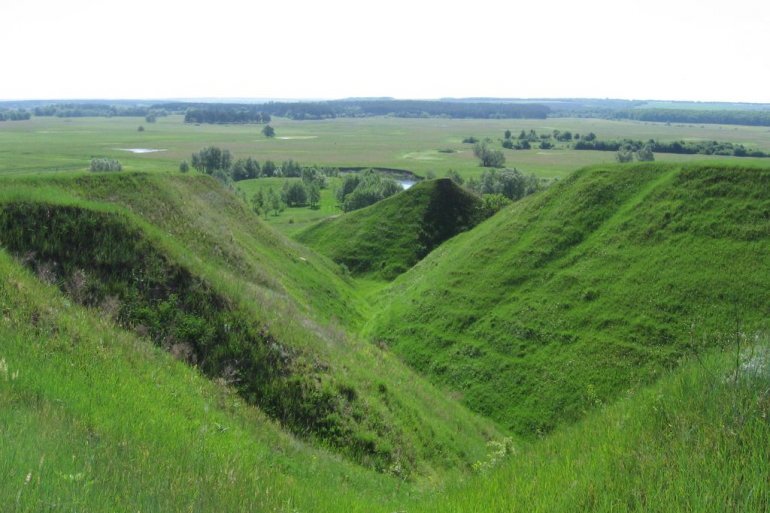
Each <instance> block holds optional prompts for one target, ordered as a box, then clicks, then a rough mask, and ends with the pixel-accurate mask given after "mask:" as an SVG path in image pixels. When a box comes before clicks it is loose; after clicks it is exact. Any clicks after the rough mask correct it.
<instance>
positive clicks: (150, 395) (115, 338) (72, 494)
mask: <svg viewBox="0 0 770 513" xmlns="http://www.w3.org/2000/svg"><path fill="white" fill-rule="evenodd" d="M0 276H2V279H0V439H2V440H3V443H2V444H0V501H2V504H3V511H8V512H13V513H22V512H29V513H33V512H39V511H68V512H69V511H90V512H103V513H115V512H121V513H123V512H125V513H129V512H130V513H135V512H136V511H165V512H189V511H233V512H236V511H242V512H251V511H271V512H291V511H297V510H300V511H340V510H344V511H362V512H363V511H392V510H393V508H395V504H396V503H397V502H402V501H405V500H407V499H408V497H409V495H410V493H415V492H414V489H412V488H411V487H409V486H405V485H404V484H403V482H402V480H401V479H400V478H399V477H397V476H392V475H390V474H382V473H375V472H373V471H366V470H363V469H362V468H361V467H359V466H357V465H354V464H352V463H346V462H345V461H342V460H340V458H339V457H337V456H335V455H333V454H330V453H328V452H325V451H322V450H316V449H313V448H312V447H309V446H308V445H306V444H303V443H302V442H299V441H297V440H296V439H294V438H293V437H291V436H289V435H287V434H286V433H285V432H284V431H283V430H282V429H281V426H280V425H279V424H277V423H275V422H273V421H271V420H269V419H268V418H267V417H266V416H265V415H264V414H262V413H261V412H260V411H259V410H257V409H255V408H253V407H250V406H249V405H248V404H246V403H245V402H244V401H243V400H242V399H241V398H239V397H238V396H237V395H236V394H235V393H234V391H233V390H232V389H231V388H228V387H225V386H224V385H223V384H221V383H216V382H213V381H211V380H208V379H206V378H205V377H203V376H202V375H201V374H200V373H198V372H197V371H195V370H194V369H193V368H191V367H189V366H188V365H185V364H183V363H181V362H179V361H177V360H175V359H174V358H173V357H172V356H171V355H170V354H169V353H168V352H166V351H163V350H161V349H159V348H157V347H155V346H153V345H152V344H151V343H150V342H149V341H147V340H146V339H143V338H140V337H138V336H136V335H134V334H132V333H130V332H127V331H124V330H120V329H116V328H115V327H114V326H113V324H112V322H111V321H110V320H109V319H107V318H100V316H99V312H97V311H94V310H92V309H86V308H83V307H80V306H77V305H74V304H73V303H72V301H70V300H69V299H68V298H67V297H65V296H63V295H62V294H61V293H60V292H59V291H58V289H57V288H55V287H53V286H51V285H46V284H44V283H41V282H40V280H38V279H37V277H36V276H35V275H33V274H32V273H30V272H28V271H26V270H25V269H23V268H22V267H21V266H20V265H19V264H18V263H17V262H16V261H14V260H12V259H11V258H10V257H9V256H8V255H7V253H5V252H0ZM298 483H301V484H302V485H301V486H298Z"/></svg>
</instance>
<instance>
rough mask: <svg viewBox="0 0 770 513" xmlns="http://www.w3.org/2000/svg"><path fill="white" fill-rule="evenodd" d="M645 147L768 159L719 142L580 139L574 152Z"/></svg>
mask: <svg viewBox="0 0 770 513" xmlns="http://www.w3.org/2000/svg"><path fill="white" fill-rule="evenodd" d="M645 147H647V148H649V151H650V152H654V153H677V154H683V155H696V154H697V155H724V156H734V157H768V156H770V154H768V153H765V152H763V151H760V150H753V149H748V148H746V147H745V146H744V145H742V144H738V143H731V142H719V141H673V142H661V141H656V140H654V139H650V140H649V141H646V142H644V141H639V140H633V139H620V140H609V141H602V140H598V139H593V140H590V141H588V140H586V139H582V140H580V141H577V142H575V145H574V148H575V149H576V150H596V151H617V152H621V151H622V152H634V153H635V152H639V151H640V150H642V149H644V148H645Z"/></svg>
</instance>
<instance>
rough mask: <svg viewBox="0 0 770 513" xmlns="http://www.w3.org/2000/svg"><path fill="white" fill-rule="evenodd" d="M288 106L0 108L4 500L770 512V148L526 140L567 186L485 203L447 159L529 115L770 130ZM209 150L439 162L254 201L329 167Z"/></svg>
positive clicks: (712, 132)
mask: <svg viewBox="0 0 770 513" xmlns="http://www.w3.org/2000/svg"><path fill="white" fill-rule="evenodd" d="M140 125H141V126H142V127H143V128H144V130H142V131H139V130H138V128H139V126H140ZM271 125H272V126H273V127H274V128H275V130H276V137H275V138H266V137H264V136H263V135H262V133H261V125H207V124H201V125H196V124H184V123H183V122H182V117H181V116H169V117H160V118H158V119H157V122H155V123H146V122H145V120H144V119H143V118H121V117H115V118H75V119H66V118H65V119H62V118H41V117H33V118H32V119H31V120H29V121H14V122H0V504H3V507H2V508H0V509H2V510H3V511H9V512H14V513H16V512H19V513H21V512H25V513H26V512H29V513H33V512H41V511H50V512H68V513H69V512H73V513H74V512H82V511H88V512H105V513H106V512H110V513H111V512H126V513H129V512H131V513H135V512H180V513H181V512H209V511H228V512H252V511H267V512H276V513H304V512H330V513H332V512H358V511H360V512H383V513H393V512H396V511H398V512H408V513H417V512H428V513H434V512H435V513H439V512H447V513H449V512H451V513H465V512H479V513H481V512H498V511H499V512H516V511H521V512H525V511H526V512H529V511H538V512H565V513H567V512H575V511H578V512H583V511H584V512H608V513H609V512H648V511H652V512H661V513H663V512H672V511H673V512H692V511H714V512H722V511H725V512H728V511H747V512H748V511H751V512H754V511H756V512H760V511H768V510H770V487H768V483H770V464H768V461H770V392H768V391H769V390H770V339H769V338H768V336H769V335H768V333H770V331H769V330H770V325H768V316H769V315H770V295H769V294H768V290H770V273H768V272H767V271H768V268H769V267H770V260H769V258H770V256H769V255H770V252H768V248H770V161H768V162H765V160H764V159H751V158H736V157H709V156H704V155H665V154H660V155H656V162H650V163H634V164H618V163H616V162H615V153H614V152H596V151H574V150H572V149H569V148H566V147H564V146H563V145H562V146H559V145H558V144H557V147H556V148H554V149H553V150H534V149H533V150H521V151H515V150H505V151H504V154H505V157H506V166H507V167H510V168H514V167H515V168H517V169H518V170H520V171H522V172H523V173H525V174H530V173H531V174H534V175H536V176H537V177H540V178H543V179H548V186H547V187H545V188H544V190H540V191H538V192H535V193H533V194H531V195H528V196H526V197H524V198H523V199H520V200H518V201H515V202H513V203H512V204H509V205H507V206H504V207H503V208H502V209H501V210H500V211H498V212H496V213H494V214H493V213H492V212H488V213H485V214H484V216H480V214H479V212H480V205H481V203H482V201H483V199H482V198H479V197H478V196H477V195H476V194H475V193H473V192H471V191H469V190H468V189H465V188H463V187H461V186H460V185H457V184H456V183H455V182H453V181H450V180H448V179H441V178H443V177H444V176H445V175H446V174H447V173H448V172H449V171H450V170H452V171H456V172H457V173H458V174H459V175H460V176H461V177H462V178H464V179H466V180H468V179H471V178H476V179H478V178H479V177H480V176H481V174H482V172H483V171H484V169H483V168H481V167H479V164H478V160H477V159H476V158H475V157H474V156H473V149H472V145H469V144H464V143H463V142H462V140H463V139H464V138H466V137H469V136H474V137H476V138H478V139H481V140H483V139H485V138H489V139H491V142H490V145H491V146H494V147H496V148H497V147H499V143H500V141H499V140H500V139H502V137H503V133H504V132H505V130H511V132H513V134H514V137H515V136H516V135H517V134H518V133H519V132H520V131H521V130H525V131H529V130H530V129H533V130H536V131H537V132H538V133H546V132H552V131H553V130H562V131H564V130H569V131H571V132H573V133H576V132H577V133H581V134H584V133H588V132H594V133H595V134H596V135H597V136H598V137H599V138H601V139H616V138H632V139H640V140H646V139H650V138H656V139H659V140H661V141H673V140H688V141H690V140H692V141H711V140H716V141H725V142H734V143H741V144H744V145H746V146H747V147H750V148H756V149H759V150H764V151H770V130H768V128H767V127H738V126H727V125H724V126H722V125H703V126H701V125H677V124H671V125H669V124H653V123H637V122H626V121H622V122H621V121H608V120H599V119H574V118H550V119H545V120H457V119H439V118H431V119H405V118H394V117H372V118H345V119H342V118H341V119H333V120H326V121H292V120H287V119H282V118H276V119H274V120H273V121H272V122H271ZM212 145H213V146H219V147H221V148H224V149H228V150H230V151H231V152H232V154H233V156H234V157H235V158H241V157H244V158H245V157H249V156H250V157H253V158H255V159H257V160H258V161H259V162H264V161H266V160H273V161H274V162H276V163H277V164H279V165H280V163H281V162H282V161H284V160H288V159H292V160H295V161H298V162H299V163H301V164H303V165H318V166H328V167H338V168H346V167H350V168H353V167H355V168H368V167H372V168H390V169H401V170H408V171H410V172H412V173H414V174H416V175H418V176H419V177H422V178H425V180H423V181H421V182H420V183H418V184H416V185H414V186H413V187H412V188H410V189H408V190H406V191H403V192H399V193H397V194H395V195H394V196H391V197H389V198H387V199H385V200H382V201H380V202H378V203H375V204H373V205H370V206H368V207H365V208H362V209H360V210H355V211H352V212H348V213H343V212H342V211H341V209H340V208H339V207H338V205H337V200H336V191H337V189H338V188H339V187H340V186H341V183H342V178H340V177H331V178H329V179H328V186H327V187H326V188H324V189H322V190H321V200H320V204H319V205H318V207H316V208H310V207H297V208H285V209H284V210H283V211H282V212H280V213H279V214H277V215H275V214H274V213H272V212H267V213H260V214H257V213H255V212H254V211H253V209H252V206H251V204H250V199H251V197H252V196H253V195H254V194H255V193H256V192H257V191H259V190H262V191H266V190H267V189H270V188H272V189H273V190H274V191H275V192H280V189H281V188H282V187H283V185H284V183H285V182H286V181H289V182H291V181H300V180H301V179H300V178H280V177H271V178H257V179H251V180H245V181H241V182H235V183H231V184H222V183H221V182H219V181H217V180H215V179H214V178H212V177H210V176H206V175H204V174H203V173H199V172H197V171H195V170H190V171H189V172H188V173H181V172H180V171H179V163H180V162H181V161H182V160H187V161H190V159H191V155H192V153H194V152H197V151H199V150H200V149H201V148H203V147H206V146H212ZM128 149H153V150H162V151H157V152H149V153H132V152H129V151H126V150H128ZM102 157H104V158H110V159H117V160H119V161H120V162H121V163H122V164H123V171H121V172H112V173H92V172H89V171H88V166H89V162H90V160H91V159H92V158H102ZM429 176H435V177H437V178H439V179H437V180H433V179H429V178H428V177H429ZM485 216H488V217H487V218H486V219H485V218H484V217H485Z"/></svg>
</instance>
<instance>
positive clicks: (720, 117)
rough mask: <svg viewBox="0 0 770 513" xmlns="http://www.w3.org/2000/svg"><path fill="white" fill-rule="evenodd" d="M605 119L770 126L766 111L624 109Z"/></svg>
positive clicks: (609, 113)
mask: <svg viewBox="0 0 770 513" xmlns="http://www.w3.org/2000/svg"><path fill="white" fill-rule="evenodd" d="M606 117H608V118H610V119H631V120H634V121H652V122H659V123H702V124H721V125H748V126H770V111H768V110H706V109H703V110H699V109H655V108H652V109H624V110H618V111H610V112H608V115H607V116H606Z"/></svg>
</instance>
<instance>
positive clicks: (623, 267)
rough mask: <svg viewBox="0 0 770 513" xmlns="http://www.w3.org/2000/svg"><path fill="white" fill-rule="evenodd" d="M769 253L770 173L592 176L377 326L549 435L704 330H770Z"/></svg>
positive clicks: (557, 189)
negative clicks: (769, 323)
mask: <svg viewBox="0 0 770 513" xmlns="http://www.w3.org/2000/svg"><path fill="white" fill-rule="evenodd" d="M768 247H770V170H767V169H753V168H737V167H731V168H728V167H713V166H705V165H697V166H696V165H691V166H675V165H663V164H653V165H630V166H608V167H596V168H589V169H584V170H581V171H579V172H577V173H575V174H573V175H571V176H570V177H569V178H568V179H566V180H563V181H561V182H560V183H559V184H558V185H556V186H553V187H552V188H551V189H549V190H548V191H546V192H544V193H542V194H540V195H537V196H535V197H531V198H528V199H525V200H523V201H521V202H518V203H517V204H515V205H513V206H511V207H510V208H508V209H506V210H504V211H502V212H500V213H498V214H497V215H496V216H494V217H493V218H491V219H490V220H488V221H486V222H485V223H483V224H481V225H479V226H478V227H477V228H475V229H474V230H472V231H471V232H467V233H464V234H461V235H460V236H458V237H456V238H454V239H452V240H451V241H449V242H448V243H446V244H444V245H442V246H441V247H439V248H438V249H437V250H436V251H434V252H433V253H431V254H430V255H429V256H428V257H427V258H426V259H425V260H423V261H422V262H420V263H419V264H418V265H417V266H415V267H414V268H413V269H411V270H410V271H409V272H407V273H406V274H404V275H402V276H401V277H399V278H398V279H397V280H396V281H395V282H394V283H393V285H392V286H391V287H390V288H389V289H388V291H387V293H385V294H383V297H382V298H381V300H380V302H379V304H378V305H377V306H378V308H376V310H377V313H376V314H375V315H374V318H373V320H372V321H371V323H370V325H369V326H368V327H367V330H366V331H367V333H368V335H369V336H370V337H371V338H372V339H373V340H376V341H379V342H381V343H382V342H385V343H387V344H388V345H390V346H391V347H392V349H393V350H394V351H395V352H396V353H397V354H398V355H400V356H401V357H402V358H403V359H404V360H405V361H407V362H408V363H410V364H411V365H412V366H413V367H414V368H416V369H417V370H419V371H420V372H421V373H424V374H425V375H427V376H430V377H431V379H432V380H433V381H434V382H436V383H439V384H441V385H444V386H447V387H449V388H451V389H453V390H454V391H455V392H456V394H457V395H458V396H460V397H462V400H463V402H464V403H465V404H466V405H468V406H469V407H470V408H472V409H474V410H475V411H477V412H480V413H482V414H484V415H487V416H489V417H491V418H493V419H495V420H497V421H498V422H500V423H501V424H503V425H504V426H506V427H508V428H510V429H511V430H513V431H514V432H517V433H524V434H530V435H534V434H536V433H544V432H547V431H550V430H551V429H553V428H554V427H555V426H557V425H559V424H561V423H564V422H570V421H572V420H575V419H576V418H578V417H580V416H581V415H582V414H583V413H584V412H585V411H586V410H587V409H590V408H591V407H592V405H594V404H595V403H596V401H608V400H611V399H613V398H615V397H617V396H618V394H619V393H620V392H621V391H623V390H626V389H629V388H631V387H633V386H636V385H638V384H639V383H646V382H650V381H652V380H654V379H655V377H656V376H660V375H661V374H662V373H664V372H665V371H666V370H667V369H670V368H673V367H674V366H676V365H677V364H678V362H679V360H680V358H681V357H682V356H683V355H685V354H687V353H688V352H690V351H692V350H694V349H695V348H696V347H697V346H698V345H699V344H700V343H701V334H702V333H709V334H714V333H717V334H718V333H722V334H725V335H724V336H725V337H726V336H727V335H726V334H727V333H729V332H733V331H735V330H736V327H735V326H736V324H737V325H738V330H739V331H750V330H755V329H759V328H761V327H764V326H766V319H767V315H768V313H770V312H769V311H768V310H769V308H770V304H768V302H767V290H768V288H769V287H770V275H769V274H768V273H767V269H768V268H770V253H768V251H767V248H768ZM716 339H719V337H716ZM710 340H713V337H712V338H711V339H710Z"/></svg>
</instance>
